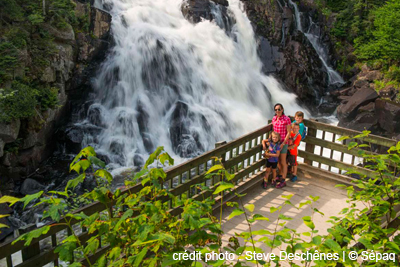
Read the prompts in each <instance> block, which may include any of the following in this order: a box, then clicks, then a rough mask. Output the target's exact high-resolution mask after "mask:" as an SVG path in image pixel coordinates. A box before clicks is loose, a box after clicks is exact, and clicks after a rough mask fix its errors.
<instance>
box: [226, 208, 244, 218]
mask: <svg viewBox="0 0 400 267" xmlns="http://www.w3.org/2000/svg"><path fill="white" fill-rule="evenodd" d="M243 213H244V211H243V210H240V209H234V210H233V211H232V213H231V214H230V215H229V216H228V220H230V219H232V218H233V217H236V216H239V215H241V214H243Z"/></svg>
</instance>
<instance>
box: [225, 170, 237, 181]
mask: <svg viewBox="0 0 400 267" xmlns="http://www.w3.org/2000/svg"><path fill="white" fill-rule="evenodd" d="M225 177H226V180H227V181H230V180H232V179H233V178H235V174H230V173H229V172H228V171H227V170H225Z"/></svg>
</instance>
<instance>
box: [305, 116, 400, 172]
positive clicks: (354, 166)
mask: <svg viewBox="0 0 400 267" xmlns="http://www.w3.org/2000/svg"><path fill="white" fill-rule="evenodd" d="M304 124H305V125H306V127H307V128H308V133H307V137H306V139H305V140H304V141H303V142H304V143H305V148H304V146H302V147H301V148H300V149H299V154H298V155H299V157H301V158H303V159H304V163H306V164H308V165H312V166H315V167H318V168H322V169H325V170H328V171H329V172H333V173H339V174H344V173H345V172H346V171H350V170H356V171H358V172H359V173H360V174H364V175H367V176H369V177H373V176H375V175H376V174H374V172H373V171H371V170H368V169H366V168H363V167H362V166H358V165H362V162H361V157H359V154H358V151H359V150H360V148H353V149H350V150H349V149H348V146H347V144H349V142H352V141H355V142H358V143H362V142H364V143H368V144H369V145H370V147H371V148H372V150H373V151H370V149H369V148H368V149H367V148H363V149H365V150H366V151H365V153H367V154H374V153H386V151H387V150H388V148H389V147H391V146H394V145H396V143H397V142H396V141H395V140H392V139H388V138H384V137H380V136H377V135H368V137H364V138H362V139H361V138H360V139H346V140H344V141H337V139H339V137H341V136H350V137H353V136H356V135H359V134H360V133H361V132H358V131H354V130H350V129H346V128H342V127H337V126H333V125H329V124H325V123H320V122H317V121H313V120H305V121H304Z"/></svg>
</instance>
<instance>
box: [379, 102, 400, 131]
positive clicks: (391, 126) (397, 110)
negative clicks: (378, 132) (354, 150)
mask: <svg viewBox="0 0 400 267" xmlns="http://www.w3.org/2000/svg"><path fill="white" fill-rule="evenodd" d="M375 110H376V114H377V116H378V121H379V126H380V127H381V128H382V129H383V130H384V131H385V132H386V133H387V135H388V136H392V135H393V134H395V133H399V132H400V105H399V104H397V103H394V102H390V101H385V100H382V99H377V100H376V101H375Z"/></svg>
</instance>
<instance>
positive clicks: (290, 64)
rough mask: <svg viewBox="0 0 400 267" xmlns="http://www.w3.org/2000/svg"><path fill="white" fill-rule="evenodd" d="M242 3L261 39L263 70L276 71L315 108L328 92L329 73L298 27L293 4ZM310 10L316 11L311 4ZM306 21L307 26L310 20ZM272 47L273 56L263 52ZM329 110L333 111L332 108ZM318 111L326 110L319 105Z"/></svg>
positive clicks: (259, 48) (271, 2) (301, 97)
mask: <svg viewBox="0 0 400 267" xmlns="http://www.w3.org/2000/svg"><path fill="white" fill-rule="evenodd" d="M242 2H243V3H244V7H245V10H246V13H247V15H248V17H249V19H250V21H251V22H252V24H253V27H254V30H255V33H256V35H257V36H258V38H259V39H260V41H259V42H258V43H259V47H258V51H259V55H260V58H261V60H262V63H263V65H264V68H263V70H264V71H265V72H266V73H270V72H275V73H276V74H277V75H278V77H279V78H280V79H281V80H282V81H283V83H285V84H286V86H287V88H289V89H290V90H292V91H293V92H294V93H295V94H296V95H297V96H298V97H299V99H300V100H301V101H302V102H304V103H307V104H309V107H311V108H316V107H317V106H318V104H319V100H320V99H321V97H322V96H323V95H325V94H326V91H327V87H328V75H327V73H326V71H324V69H323V65H322V61H321V60H320V58H319V56H318V54H317V53H316V52H315V49H314V48H313V46H312V44H311V43H310V42H309V41H308V39H307V38H306V37H305V35H304V34H303V33H302V32H299V31H297V30H296V21H295V19H294V10H292V9H291V6H290V5H284V4H282V1H249V0H243V1H242ZM301 8H302V10H304V9H306V8H305V7H301ZM307 9H308V10H306V11H307V12H314V11H313V10H312V9H310V7H307ZM303 24H304V25H305V26H307V22H305V21H304V22H303ZM324 36H325V35H324ZM326 36H327V35H326ZM265 39H266V40H268V42H265V41H264V40H265ZM327 42H328V43H329V42H330V41H329V40H327ZM271 47H272V48H271ZM271 50H272V51H273V53H271V54H270V55H271V56H269V57H265V56H263V55H264V54H265V52H264V51H271ZM271 62H272V64H271ZM271 65H272V66H271ZM328 109H329V111H330V110H331V108H330V107H329V108H328ZM319 111H323V109H322V108H321V107H319ZM329 111H327V112H329Z"/></svg>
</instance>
